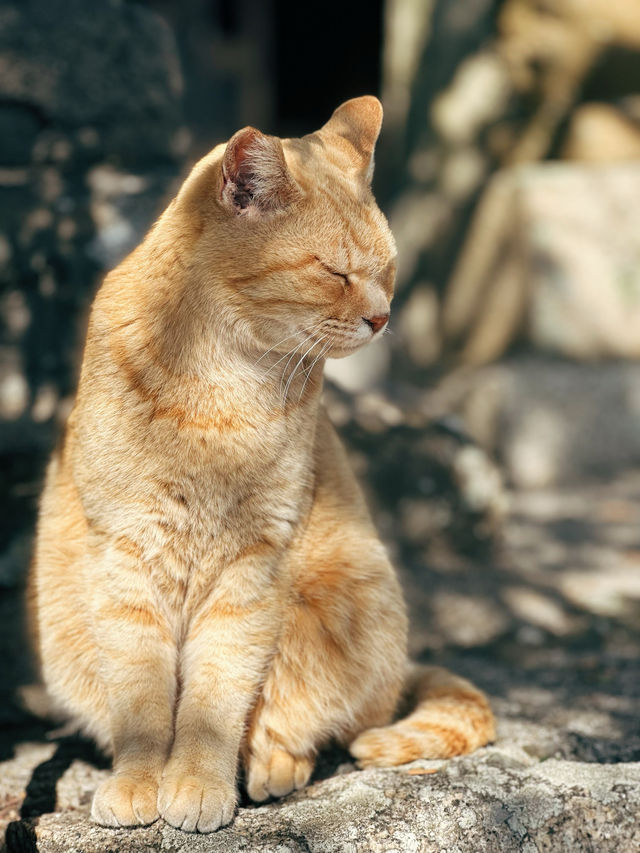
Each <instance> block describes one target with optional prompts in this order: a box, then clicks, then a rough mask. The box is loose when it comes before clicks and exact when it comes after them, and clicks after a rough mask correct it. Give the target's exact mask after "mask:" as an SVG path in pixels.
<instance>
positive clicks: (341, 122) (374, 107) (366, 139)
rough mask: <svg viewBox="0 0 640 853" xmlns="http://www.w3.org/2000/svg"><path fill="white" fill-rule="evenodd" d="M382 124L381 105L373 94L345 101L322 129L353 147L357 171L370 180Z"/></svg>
mask: <svg viewBox="0 0 640 853" xmlns="http://www.w3.org/2000/svg"><path fill="white" fill-rule="evenodd" d="M381 127H382V104H381V103H380V101H379V100H378V99H377V98H374V97H373V95H364V96H363V97H361V98H352V99H351V100H350V101H345V102H344V104H341V105H340V106H339V107H338V109H337V110H335V112H334V113H333V115H332V116H331V118H330V119H329V121H328V122H327V123H326V124H325V125H324V127H323V128H322V129H321V130H320V134H321V135H329V136H333V138H334V139H335V138H336V137H338V139H339V141H341V142H343V144H344V142H346V143H347V144H348V145H349V148H350V154H351V159H352V160H353V161H354V165H355V167H356V171H357V172H358V173H359V174H360V175H361V176H362V177H363V178H364V179H365V181H367V182H368V183H370V182H371V178H372V177H373V153H374V150H375V147H376V142H377V141H378V136H379V135H380V128H381Z"/></svg>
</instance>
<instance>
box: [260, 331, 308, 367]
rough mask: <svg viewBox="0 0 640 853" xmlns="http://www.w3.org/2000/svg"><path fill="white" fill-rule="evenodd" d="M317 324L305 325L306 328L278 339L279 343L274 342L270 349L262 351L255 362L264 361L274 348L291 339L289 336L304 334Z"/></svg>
mask: <svg viewBox="0 0 640 853" xmlns="http://www.w3.org/2000/svg"><path fill="white" fill-rule="evenodd" d="M316 325H318V324H316V323H311V324H310V325H309V326H305V327H304V329H297V330H296V331H295V332H292V333H291V334H290V335H287V337H286V338H283V339H282V340H281V341H278V343H277V344H274V345H273V346H272V347H269V349H268V350H267V351H266V352H263V353H262V355H261V356H260V358H259V359H258V360H257V361H256V362H255V364H258V362H260V361H262V359H263V358H264V357H265V355H269V353H270V352H271V351H272V350H274V349H275V348H276V347H279V346H280V344H283V343H284V342H285V341H288V340H289V338H295V336H296V335H300V334H302V333H303V332H308V331H309V329H312V328H313V327H314V326H316ZM277 363H278V362H277V361H276V364H277Z"/></svg>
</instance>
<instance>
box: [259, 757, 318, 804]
mask: <svg viewBox="0 0 640 853" xmlns="http://www.w3.org/2000/svg"><path fill="white" fill-rule="evenodd" d="M313 764H314V762H313V758H305V757H302V756H294V755H291V753H289V752H285V750H284V749H278V748H274V749H273V750H272V751H271V752H269V753H267V754H265V755H262V756H256V755H251V756H250V757H249V760H248V761H247V793H248V794H249V796H250V797H251V799H252V800H254V801H255V802H257V803H261V802H263V801H264V800H267V799H269V797H284V796H286V795H287V794H290V793H291V792H292V791H297V790H298V789H299V788H304V786H305V785H306V784H307V782H308V781H309V777H310V776H311V772H312V770H313Z"/></svg>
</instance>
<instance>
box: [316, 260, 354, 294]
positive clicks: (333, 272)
mask: <svg viewBox="0 0 640 853" xmlns="http://www.w3.org/2000/svg"><path fill="white" fill-rule="evenodd" d="M315 258H316V261H317V262H318V263H319V264H320V266H321V267H322V268H323V269H325V270H326V271H327V272H328V273H330V274H331V275H335V276H337V277H338V278H341V279H342V281H343V282H344V284H345V285H346V286H347V287H349V285H350V284H351V282H350V281H349V276H348V275H347V274H346V273H344V272H337V271H336V270H334V269H331V267H330V266H328V265H327V264H325V263H324V262H323V261H321V260H320V258H319V257H318V256H317V255H316V256H315Z"/></svg>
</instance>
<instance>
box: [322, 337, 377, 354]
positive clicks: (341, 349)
mask: <svg viewBox="0 0 640 853" xmlns="http://www.w3.org/2000/svg"><path fill="white" fill-rule="evenodd" d="M368 343H370V341H357V342H355V343H353V344H339V345H338V344H337V345H336V346H335V347H331V349H330V350H329V351H328V352H327V355H326V358H346V357H347V356H348V355H353V354H354V352H358V350H361V349H362V348H363V347H366V346H367V344H368Z"/></svg>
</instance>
